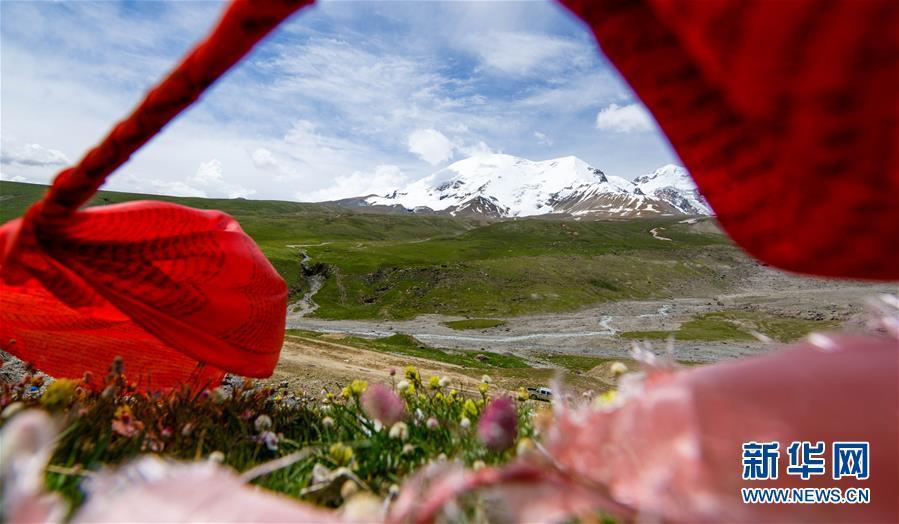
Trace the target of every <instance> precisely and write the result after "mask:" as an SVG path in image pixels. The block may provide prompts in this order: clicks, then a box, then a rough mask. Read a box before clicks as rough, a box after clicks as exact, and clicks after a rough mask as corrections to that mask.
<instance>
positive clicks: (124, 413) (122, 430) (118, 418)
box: [112, 406, 144, 437]
mask: <svg viewBox="0 0 899 524" xmlns="http://www.w3.org/2000/svg"><path fill="white" fill-rule="evenodd" d="M112 430H113V431H115V432H116V433H118V434H119V435H122V436H123V437H133V436H135V435H137V434H139V433H140V432H141V431H143V430H144V423H143V422H141V421H139V420H134V413H132V412H131V408H130V407H129V406H121V407H120V408H118V409H117V410H116V411H115V418H114V419H113V421H112Z"/></svg>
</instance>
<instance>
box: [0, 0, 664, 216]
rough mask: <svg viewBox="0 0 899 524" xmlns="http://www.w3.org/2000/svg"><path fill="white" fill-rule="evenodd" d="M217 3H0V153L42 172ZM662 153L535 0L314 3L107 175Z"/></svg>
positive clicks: (375, 180)
mask: <svg viewBox="0 0 899 524" xmlns="http://www.w3.org/2000/svg"><path fill="white" fill-rule="evenodd" d="M221 8H222V4H221V3H219V2H211V1H210V2H171V3H166V2H101V3H88V2H74V3H64V2H54V3H50V2H2V3H0V38H2V41H0V45H2V47H0V145H2V153H0V160H2V164H0V170H2V177H3V179H6V180H25V181H34V182H47V181H49V180H50V179H51V178H52V176H53V175H54V174H55V173H56V172H57V171H58V170H59V169H60V168H61V167H62V166H64V165H66V164H68V163H71V162H74V161H77V159H78V158H79V157H80V156H81V155H82V154H83V153H84V152H85V151H86V150H87V148H88V147H90V146H91V145H93V144H94V143H96V142H97V141H98V140H99V139H100V138H101V137H102V136H103V135H104V134H105V133H106V131H107V130H108V129H109V128H110V127H111V125H112V124H113V122H115V121H116V120H117V119H119V118H121V117H123V116H124V115H125V114H126V113H127V112H128V111H129V110H130V109H131V108H132V107H133V106H134V105H135V104H136V103H137V102H138V101H139V100H140V98H141V96H142V95H143V93H144V92H145V91H146V89H148V88H149V87H150V86H151V85H152V84H153V83H154V82H156V81H157V80H158V79H159V78H160V77H161V76H162V75H163V74H164V73H165V72H166V71H167V70H169V69H170V68H171V67H172V66H173V64H174V63H175V61H176V60H177V59H178V58H179V57H180V56H181V55H182V54H184V52H185V51H186V50H187V49H189V48H190V46H191V45H192V44H193V42H195V41H196V40H198V39H199V38H200V37H201V36H202V35H203V34H204V33H205V32H206V31H207V30H208V28H209V27H210V26H211V25H212V24H213V23H214V21H215V20H216V18H217V16H218V14H219V12H220V10H221ZM487 152H502V153H508V154H513V155H518V156H523V157H526V158H530V159H532V160H544V159H547V158H552V157H557V156H564V155H576V156H579V157H581V158H583V159H584V160H586V161H587V162H589V163H591V164H592V165H594V166H595V167H598V168H600V169H602V170H603V171H605V172H606V173H608V174H614V175H618V176H622V177H625V178H633V177H635V176H638V175H641V174H645V173H648V172H652V171H653V170H654V169H655V168H657V167H659V166H661V165H663V164H666V163H669V162H674V163H678V161H677V159H676V157H675V156H674V153H673V152H672V151H671V149H670V147H669V145H668V143H667V141H666V140H665V138H664V137H663V136H662V135H661V134H660V132H659V131H658V129H657V128H656V127H655V124H654V123H653V122H652V120H651V118H650V117H649V116H648V114H647V113H646V111H645V109H644V108H643V106H642V105H641V104H640V103H639V101H638V100H636V99H635V97H634V95H633V93H632V92H631V90H630V89H629V88H628V87H627V85H626V84H625V83H624V82H623V81H622V80H621V79H620V77H619V76H618V74H617V72H615V70H614V69H613V68H612V67H611V66H610V65H609V64H608V62H607V61H606V60H605V59H604V58H603V57H602V56H601V55H600V54H599V53H598V52H597V46H596V43H595V42H594V40H593V38H592V35H591V34H590V33H589V31H588V30H587V29H586V27H585V26H583V24H582V23H580V22H579V21H578V20H576V19H575V18H574V17H573V16H571V15H570V14H569V13H568V12H567V11H565V10H564V9H563V8H561V7H559V6H557V5H555V4H553V3H549V2H541V1H534V2H447V3H443V2H387V3H357V2H352V3H348V2H346V3H344V2H340V3H339V2H322V3H321V4H320V5H317V6H314V7H312V8H307V9H305V10H303V11H301V12H300V14H298V15H296V16H295V17H294V18H292V19H291V20H289V21H288V22H287V23H286V24H285V25H284V26H282V27H281V28H280V29H279V30H278V31H277V32H276V33H275V34H273V36H272V37H270V38H269V39H268V40H266V41H264V42H263V43H262V44H261V45H260V46H258V47H257V49H256V50H255V51H254V52H253V53H252V54H251V55H250V57H249V58H248V59H247V60H245V61H244V62H243V63H242V64H240V65H239V66H238V67H237V68H235V69H234V70H233V71H231V72H230V73H229V74H228V75H227V76H226V77H225V78H224V79H223V80H222V81H220V82H219V83H218V84H216V85H215V87H214V88H213V89H212V90H211V91H210V92H209V93H208V94H207V95H206V96H205V97H204V98H203V99H202V100H201V101H200V102H199V103H198V104H197V105H195V106H194V107H193V108H191V109H190V110H189V111H187V112H186V113H184V114H183V115H181V116H180V117H179V118H178V119H177V120H176V121H175V122H174V123H172V124H171V125H170V126H169V127H168V128H166V130H165V131H164V132H163V133H162V134H161V135H159V136H158V137H157V138H156V139H154V140H153V141H152V142H150V143H149V144H148V145H147V146H145V147H144V148H143V149H142V150H141V151H140V152H139V153H138V154H136V155H135V156H134V157H133V158H132V160H131V161H130V162H129V163H128V164H126V165H125V166H123V168H122V169H120V170H119V172H117V173H116V174H114V175H113V176H112V177H111V178H110V181H109V183H108V185H107V187H108V188H109V189H118V190H127V191H141V192H148V193H157V194H175V195H196V196H209V197H238V196H240V197H247V198H278V199H287V200H304V201H317V200H327V199H334V198H343V197H349V196H359V195H365V194H370V193H384V192H387V191H389V190H391V189H394V188H396V187H399V186H401V185H404V184H405V183H407V182H409V181H412V180H415V179H417V178H420V177H422V176H426V175H428V174H430V173H432V172H434V171H436V170H437V169H440V168H442V167H444V166H446V165H448V164H450V163H452V162H453V161H455V160H459V159H462V158H465V157H468V156H472V155H475V154H482V153H487Z"/></svg>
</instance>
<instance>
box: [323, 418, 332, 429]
mask: <svg viewBox="0 0 899 524" xmlns="http://www.w3.org/2000/svg"><path fill="white" fill-rule="evenodd" d="M322 426H324V427H326V428H331V427H334V419H333V418H331V417H325V418H323V419H322Z"/></svg>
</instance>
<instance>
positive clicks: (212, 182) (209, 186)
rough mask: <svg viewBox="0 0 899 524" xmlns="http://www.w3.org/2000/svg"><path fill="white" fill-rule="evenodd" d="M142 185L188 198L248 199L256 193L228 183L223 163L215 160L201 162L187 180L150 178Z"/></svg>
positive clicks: (162, 192)
mask: <svg viewBox="0 0 899 524" xmlns="http://www.w3.org/2000/svg"><path fill="white" fill-rule="evenodd" d="M141 184H142V185H144V186H147V187H148V188H149V189H150V190H151V191H154V192H156V193H161V194H164V195H175V196H186V197H201V198H210V197H222V196H224V197H227V198H246V197H248V196H250V195H253V194H254V193H256V190H255V189H247V188H245V187H243V186H241V185H238V184H234V183H231V182H228V181H226V180H225V178H224V176H223V168H222V163H221V162H220V161H219V160H218V159H215V158H213V159H212V160H208V161H206V162H200V166H199V167H197V171H196V172H195V173H194V174H193V175H191V176H189V177H187V179H186V180H183V181H181V180H162V179H160V178H148V179H143V180H142V181H141Z"/></svg>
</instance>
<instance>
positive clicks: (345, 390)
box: [340, 386, 350, 398]
mask: <svg viewBox="0 0 899 524" xmlns="http://www.w3.org/2000/svg"><path fill="white" fill-rule="evenodd" d="M340 396H341V397H343V398H350V387H349V386H345V387H344V388H343V389H341V390H340Z"/></svg>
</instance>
